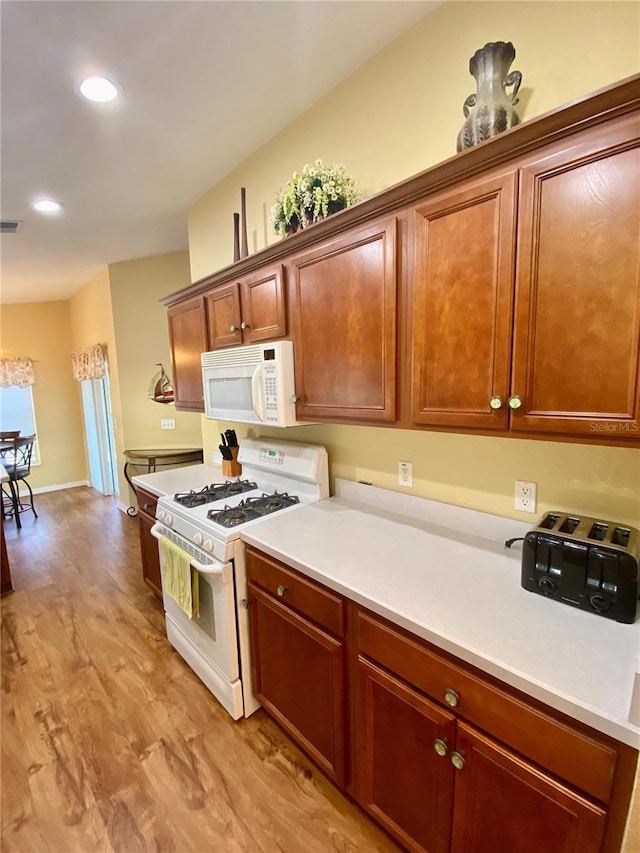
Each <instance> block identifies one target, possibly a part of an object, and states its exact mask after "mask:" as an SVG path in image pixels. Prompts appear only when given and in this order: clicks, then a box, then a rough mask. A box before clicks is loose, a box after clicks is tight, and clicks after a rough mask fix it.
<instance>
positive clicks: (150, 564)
mask: <svg viewBox="0 0 640 853" xmlns="http://www.w3.org/2000/svg"><path fill="white" fill-rule="evenodd" d="M138 523H139V525H140V551H141V555H142V577H143V579H144V582H145V583H146V584H147V585H148V586H150V587H151V589H152V590H153V592H154V594H155V596H156V598H159V599H160V601H162V576H161V573H160V555H159V553H158V540H157V539H156V538H155V537H154V536H152V535H151V528H152V527H153V525H154V523H155V518H152V517H151V516H150V515H147V514H146V513H144V512H141V511H140V510H138Z"/></svg>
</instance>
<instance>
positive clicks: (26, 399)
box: [0, 386, 40, 465]
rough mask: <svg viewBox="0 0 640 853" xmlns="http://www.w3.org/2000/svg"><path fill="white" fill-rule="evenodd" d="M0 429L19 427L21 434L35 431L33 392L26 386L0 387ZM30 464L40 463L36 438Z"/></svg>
mask: <svg viewBox="0 0 640 853" xmlns="http://www.w3.org/2000/svg"><path fill="white" fill-rule="evenodd" d="M0 429H2V430H11V429H19V430H20V434H21V435H33V434H34V433H37V429H36V415H35V412H34V409H33V394H32V391H31V386H29V387H28V388H17V387H16V386H11V388H0ZM31 464H32V465H39V464H40V450H39V448H38V442H37V440H36V441H35V442H34V445H33V456H32V457H31Z"/></svg>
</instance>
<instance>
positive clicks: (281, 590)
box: [276, 584, 287, 598]
mask: <svg viewBox="0 0 640 853" xmlns="http://www.w3.org/2000/svg"><path fill="white" fill-rule="evenodd" d="M286 591H287V588H286V586H282V584H280V585H279V586H278V588H277V589H276V592H277V593H278V595H279V596H280V598H282V596H283V595H284V594H285V592H286Z"/></svg>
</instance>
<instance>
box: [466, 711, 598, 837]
mask: <svg viewBox="0 0 640 853" xmlns="http://www.w3.org/2000/svg"><path fill="white" fill-rule="evenodd" d="M456 748H457V750H458V752H460V753H461V754H462V755H463V756H464V760H465V766H464V768H463V769H462V770H458V771H456V776H455V806H454V822H453V844H452V848H451V849H452V853H505V851H506V850H508V851H509V853H541V851H543V850H545V851H546V850H553V851H554V853H597V851H598V850H600V843H601V841H602V836H603V832H604V826H605V817H606V815H605V812H604V811H603V810H602V809H601V808H599V807H598V806H595V805H593V804H592V803H590V802H588V801H587V800H585V799H583V798H582V797H580V796H578V795H577V794H574V793H573V792H572V791H570V790H569V789H568V788H565V787H564V786H563V785H561V784H560V783H558V782H555V781H554V780H553V779H552V778H551V777H549V776H546V775H545V774H543V773H541V772H540V771H539V770H537V769H536V768H535V767H533V765H530V764H527V763H526V762H525V761H523V760H521V759H520V758H518V757H517V756H516V755H515V754H514V753H511V752H508V751H507V750H506V749H503V748H502V747H500V746H498V745H497V744H495V743H493V742H492V741H491V740H489V739H488V738H485V737H484V736H483V735H481V734H479V733H478V732H475V731H474V730H473V729H472V728H470V727H469V726H467V725H465V724H464V723H459V724H458V736H457V745H456Z"/></svg>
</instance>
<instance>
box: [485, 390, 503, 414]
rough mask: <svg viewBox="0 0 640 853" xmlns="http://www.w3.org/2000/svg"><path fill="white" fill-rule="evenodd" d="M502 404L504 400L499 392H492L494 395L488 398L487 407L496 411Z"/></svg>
mask: <svg viewBox="0 0 640 853" xmlns="http://www.w3.org/2000/svg"><path fill="white" fill-rule="evenodd" d="M503 406H504V400H503V399H502V397H500V395H499V394H494V396H493V397H491V398H490V400H489V408H490V409H493V410H494V411H496V412H497V411H498V409H501V408H502V407H503Z"/></svg>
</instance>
